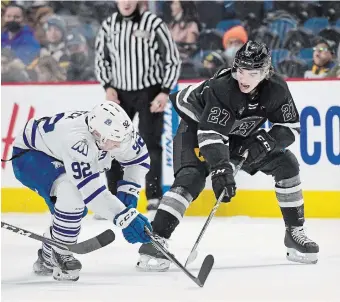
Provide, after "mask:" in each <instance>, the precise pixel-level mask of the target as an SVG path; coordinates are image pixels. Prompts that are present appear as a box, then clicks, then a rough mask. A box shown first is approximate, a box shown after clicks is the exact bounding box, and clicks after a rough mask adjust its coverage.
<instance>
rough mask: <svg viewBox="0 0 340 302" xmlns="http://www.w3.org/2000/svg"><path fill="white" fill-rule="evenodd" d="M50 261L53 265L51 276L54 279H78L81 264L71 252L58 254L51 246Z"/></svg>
mask: <svg viewBox="0 0 340 302" xmlns="http://www.w3.org/2000/svg"><path fill="white" fill-rule="evenodd" d="M51 262H52V264H53V265H54V267H53V278H54V279H55V280H58V281H64V280H65V281H77V280H78V279H79V271H80V270H81V268H82V265H81V263H80V261H79V260H78V259H76V258H74V257H73V255H72V254H60V253H58V252H57V251H55V250H54V248H52V257H51Z"/></svg>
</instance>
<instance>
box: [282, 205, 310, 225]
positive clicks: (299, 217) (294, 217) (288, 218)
mask: <svg viewBox="0 0 340 302" xmlns="http://www.w3.org/2000/svg"><path fill="white" fill-rule="evenodd" d="M304 212H305V211H304V205H302V206H299V207H296V208H281V213H282V216H283V220H284V222H285V224H286V226H303V224H304V223H305V215H304Z"/></svg>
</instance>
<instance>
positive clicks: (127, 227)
mask: <svg viewBox="0 0 340 302" xmlns="http://www.w3.org/2000/svg"><path fill="white" fill-rule="evenodd" d="M113 223H114V224H115V225H116V226H118V227H120V228H121V229H123V230H122V232H123V235H124V238H125V239H126V240H127V241H128V242H129V243H137V242H140V243H148V242H150V237H149V236H148V235H147V234H146V233H145V227H147V228H148V229H149V230H150V231H152V227H151V224H150V222H149V221H148V219H147V218H146V217H145V216H143V215H142V214H140V213H139V212H138V211H137V210H136V209H135V208H133V207H132V206H129V207H127V208H126V209H125V210H123V211H122V212H120V213H118V214H117V215H116V216H115V218H114V219H113Z"/></svg>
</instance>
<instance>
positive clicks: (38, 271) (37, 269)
mask: <svg viewBox="0 0 340 302" xmlns="http://www.w3.org/2000/svg"><path fill="white" fill-rule="evenodd" d="M33 273H34V274H35V275H37V276H52V274H53V268H52V267H51V268H49V267H46V266H45V265H43V264H41V263H39V264H38V263H34V264H33Z"/></svg>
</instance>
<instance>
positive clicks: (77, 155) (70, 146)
mask: <svg viewBox="0 0 340 302" xmlns="http://www.w3.org/2000/svg"><path fill="white" fill-rule="evenodd" d="M67 140H68V142H67V153H68V154H69V156H70V157H71V158H72V160H74V161H79V162H86V163H91V162H93V161H94V160H95V159H96V158H97V157H98V148H97V146H96V144H95V142H94V140H93V138H92V137H91V136H90V135H84V134H80V135H75V136H72V137H70V136H69V137H68V138H67Z"/></svg>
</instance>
